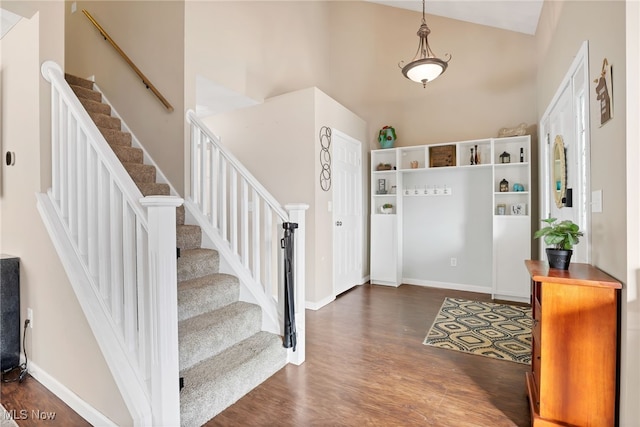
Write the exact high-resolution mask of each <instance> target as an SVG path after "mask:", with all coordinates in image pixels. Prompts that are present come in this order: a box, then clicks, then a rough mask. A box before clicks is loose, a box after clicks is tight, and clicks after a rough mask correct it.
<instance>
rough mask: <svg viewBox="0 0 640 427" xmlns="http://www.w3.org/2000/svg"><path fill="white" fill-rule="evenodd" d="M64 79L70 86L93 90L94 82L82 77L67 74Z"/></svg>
mask: <svg viewBox="0 0 640 427" xmlns="http://www.w3.org/2000/svg"><path fill="white" fill-rule="evenodd" d="M64 79H65V80H66V81H67V83H69V85H75V86H80V87H83V88H85V89H93V82H92V81H91V80H87V79H83V78H82V77H78V76H74V75H72V74H68V73H65V74H64Z"/></svg>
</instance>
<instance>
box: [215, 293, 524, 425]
mask: <svg viewBox="0 0 640 427" xmlns="http://www.w3.org/2000/svg"><path fill="white" fill-rule="evenodd" d="M447 296H449V297H460V298H468V299H474V300H479V301H491V298H490V297H489V295H485V294H476V293H468V292H456V291H450V290H443V289H435V288H425V287H418V286H410V285H403V286H400V287H399V288H389V287H384V286H375V285H363V286H359V287H356V288H354V289H353V290H351V291H349V292H347V293H345V294H343V295H342V296H340V297H339V298H338V299H337V300H336V301H335V302H333V303H331V304H329V305H327V306H325V307H323V308H322V309H320V310H318V311H309V310H308V311H307V351H306V362H305V363H304V364H303V365H301V366H293V365H288V366H286V367H285V368H284V369H283V370H281V371H280V372H278V373H277V374H276V375H274V376H273V377H271V378H269V379H268V380H267V381H265V382H264V383H263V384H261V385H260V386H259V387H258V388H256V389H255V390H253V391H252V392H251V393H249V394H248V395H247V396H245V397H244V398H242V399H240V400H239V401H238V402H237V403H236V404H234V405H233V406H231V407H230V408H228V409H227V410H225V411H224V412H222V413H221V414H220V415H218V416H217V417H216V418H214V419H213V420H211V421H209V422H208V423H207V426H232V425H233V426H237V425H243V426H271V425H279V426H361V425H370V426H407V425H426V426H443V427H464V426H469V427H471V426H473V427H488V426H491V427H502V426H504V427H507V426H520V427H525V426H529V425H530V418H529V410H528V406H527V405H528V403H527V397H526V392H525V372H526V371H528V370H529V369H530V368H529V366H528V365H522V364H518V363H513V362H506V361H500V360H493V359H489V358H485V357H480V356H473V355H469V354H464V353H460V352H456V351H449V350H443V349H438V348H434V347H429V346H425V345H423V344H422V341H423V340H424V338H425V336H426V334H427V332H428V330H429V328H430V327H431V324H432V322H433V320H434V319H435V317H436V315H437V313H438V311H439V309H440V307H441V305H442V302H443V301H444V298H445V297H447Z"/></svg>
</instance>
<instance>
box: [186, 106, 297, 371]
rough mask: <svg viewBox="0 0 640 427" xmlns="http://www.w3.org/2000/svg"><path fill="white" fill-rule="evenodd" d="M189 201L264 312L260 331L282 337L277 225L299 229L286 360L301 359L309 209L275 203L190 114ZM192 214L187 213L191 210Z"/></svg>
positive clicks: (217, 139) (203, 227)
mask: <svg viewBox="0 0 640 427" xmlns="http://www.w3.org/2000/svg"><path fill="white" fill-rule="evenodd" d="M186 117H187V121H188V122H189V123H190V125H191V196H190V197H188V198H187V200H186V202H185V205H187V206H188V207H190V208H192V210H194V211H195V212H196V220H197V222H198V223H199V225H200V226H201V227H202V229H203V231H204V232H205V233H207V234H208V235H209V236H210V237H211V238H212V240H213V241H214V244H215V245H216V248H217V249H218V250H219V251H220V252H222V255H223V256H225V257H226V259H227V260H228V261H229V263H230V264H231V268H232V269H233V272H234V273H235V274H236V275H238V277H239V278H240V280H241V281H242V282H243V283H244V284H245V285H247V287H248V288H249V291H250V292H251V294H252V295H253V297H254V298H255V300H257V301H258V303H259V304H260V305H261V307H262V311H263V327H264V328H265V329H267V330H271V331H272V332H277V333H280V334H283V333H284V331H283V321H284V320H283V315H284V314H283V313H284V301H283V299H284V298H283V297H282V295H284V291H283V286H284V284H283V278H282V274H281V273H282V272H281V264H280V260H281V255H282V249H281V248H280V238H281V237H282V235H283V230H282V224H283V223H286V222H295V223H297V224H298V228H297V229H296V231H295V233H294V236H295V260H294V275H295V304H294V306H295V322H296V330H297V347H296V351H292V350H290V351H289V361H290V362H292V363H295V364H301V363H302V362H304V359H305V336H304V335H305V317H304V307H305V301H304V300H305V279H304V277H305V253H304V247H305V211H306V210H307V209H308V205H305V204H298V205H286V206H285V207H282V206H281V205H280V203H278V202H277V201H276V199H275V198H274V197H273V196H272V195H271V194H270V193H269V192H268V191H267V190H266V189H265V188H264V186H262V184H260V182H258V180H257V179H256V178H255V177H254V176H253V175H252V174H251V173H250V172H249V171H248V170H247V169H246V168H245V167H244V166H243V165H242V164H241V163H240V162H239V161H238V160H237V159H236V158H235V157H234V156H233V154H231V153H230V152H229V151H228V150H227V149H225V148H224V147H223V146H222V145H221V143H220V140H219V138H218V137H217V136H216V135H214V134H213V133H212V132H211V130H210V129H209V128H208V127H207V126H206V125H205V124H204V123H203V122H202V121H201V120H200V119H199V118H198V117H197V116H196V114H195V112H194V111H192V110H189V111H188V112H187V114H186ZM190 210H191V209H190Z"/></svg>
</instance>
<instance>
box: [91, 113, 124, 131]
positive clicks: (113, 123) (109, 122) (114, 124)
mask: <svg viewBox="0 0 640 427" xmlns="http://www.w3.org/2000/svg"><path fill="white" fill-rule="evenodd" d="M89 116H90V117H91V120H93V122H94V123H95V124H96V126H98V127H101V128H105V129H115V130H120V129H121V128H122V121H121V120H120V119H119V118H117V117H113V116H108V115H106V114H100V113H92V112H90V111H89Z"/></svg>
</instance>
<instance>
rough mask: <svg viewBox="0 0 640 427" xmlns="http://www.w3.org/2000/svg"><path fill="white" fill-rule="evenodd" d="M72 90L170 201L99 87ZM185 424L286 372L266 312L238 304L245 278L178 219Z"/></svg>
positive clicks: (130, 164)
mask: <svg viewBox="0 0 640 427" xmlns="http://www.w3.org/2000/svg"><path fill="white" fill-rule="evenodd" d="M65 78H66V80H67V82H68V83H69V85H70V86H71V89H72V90H73V91H74V92H75V94H76V95H77V96H78V98H79V99H80V102H81V103H82V105H83V106H84V108H85V109H86V110H87V112H88V113H89V116H90V117H91V119H92V120H93V121H94V123H96V125H97V126H98V129H100V132H101V133H102V135H103V136H104V137H105V139H106V141H107V142H108V143H109V145H110V146H111V148H112V149H113V151H114V153H115V154H116V156H117V157H118V159H119V160H120V162H122V164H123V166H124V168H125V169H126V171H127V172H128V173H129V175H130V176H131V178H132V179H133V181H134V182H135V183H136V185H137V186H138V188H139V189H140V191H141V192H142V194H143V195H144V196H150V195H169V194H170V188H169V185H167V184H164V183H156V169H155V167H154V166H152V165H146V164H144V163H143V161H144V156H143V151H142V150H141V149H139V148H136V147H132V145H131V144H132V138H131V134H130V133H128V132H123V131H122V130H121V122H120V119H118V118H116V117H112V116H111V107H110V106H109V105H108V104H105V103H103V102H102V95H101V93H100V92H98V91H95V90H93V82H92V81H89V80H85V79H82V78H79V77H75V76H72V75H69V74H66V75H65ZM176 232H177V235H176V239H177V246H178V247H179V248H180V258H178V321H179V323H178V333H179V349H180V376H181V377H183V378H184V388H183V389H182V391H181V392H180V406H181V414H180V418H181V424H182V425H183V426H199V425H202V424H204V423H205V422H207V421H208V420H210V419H211V418H213V417H214V416H216V415H217V414H218V413H220V412H221V411H222V410H224V409H225V408H227V407H228V406H230V405H231V404H233V403H234V402H236V401H237V400H238V399H240V398H241V397H242V396H244V395H245V394H246V393H248V392H249V391H251V390H252V389H253V388H255V387H256V386H257V385H259V384H260V383H262V382H263V381H264V380H266V379H267V378H269V377H270V376H271V375H273V374H274V373H275V372H277V371H278V370H280V369H281V368H282V367H283V366H284V365H285V364H286V350H285V349H284V348H283V347H282V338H281V337H280V336H278V335H274V334H271V333H268V332H263V331H261V330H260V329H261V324H262V320H261V319H262V314H261V309H260V307H259V306H257V305H254V304H249V303H246V302H241V301H239V295H240V284H239V282H238V278H237V277H235V276H231V275H228V274H223V273H220V272H219V265H220V261H219V258H218V252H217V251H215V250H212V249H206V248H202V231H201V230H200V227H199V226H197V225H189V224H185V211H184V207H183V206H181V207H179V208H177V211H176Z"/></svg>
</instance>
